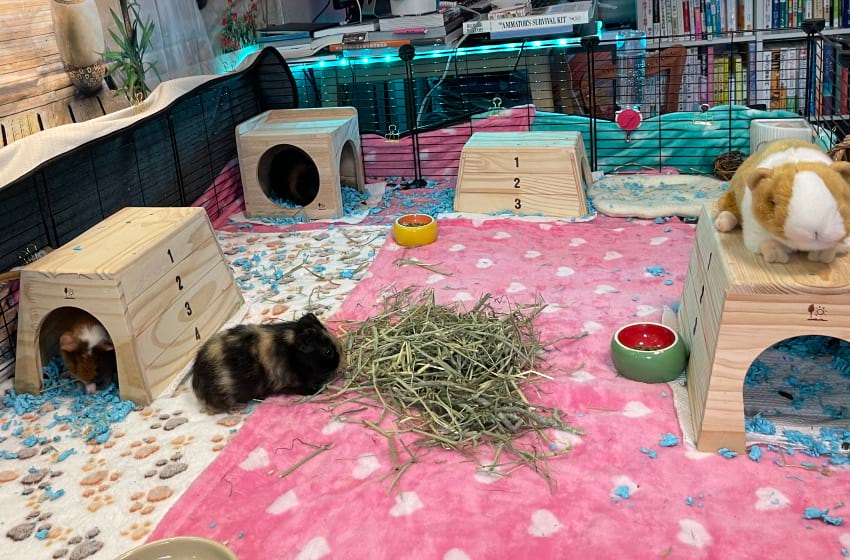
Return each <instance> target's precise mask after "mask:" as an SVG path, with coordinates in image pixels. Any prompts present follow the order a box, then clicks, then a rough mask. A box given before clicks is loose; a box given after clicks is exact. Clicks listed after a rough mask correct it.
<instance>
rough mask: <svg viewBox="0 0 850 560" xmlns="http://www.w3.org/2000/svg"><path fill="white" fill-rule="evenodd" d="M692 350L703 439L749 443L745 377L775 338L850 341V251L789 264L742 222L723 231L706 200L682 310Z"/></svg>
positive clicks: (702, 445) (717, 444) (710, 444)
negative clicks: (766, 255) (756, 244)
mask: <svg viewBox="0 0 850 560" xmlns="http://www.w3.org/2000/svg"><path fill="white" fill-rule="evenodd" d="M678 323H679V332H680V335H681V336H682V338H683V340H684V341H685V344H686V345H687V346H688V348H689V350H690V360H689V363H688V370H687V375H688V397H689V400H690V408H691V414H692V417H693V425H694V433H695V435H696V438H697V447H698V449H699V450H701V451H707V452H716V451H717V450H718V449H720V448H723V447H725V448H727V449H730V450H732V451H737V452H739V453H743V452H745V451H746V430H745V420H744V393H743V391H744V379H745V377H746V375H747V371H748V370H749V368H750V365H751V364H752V363H753V361H754V360H755V359H756V358H757V357H758V356H759V355H760V354H761V353H762V352H763V351H764V350H766V349H768V348H769V347H771V346H772V345H774V344H776V343H778V342H781V341H783V340H787V339H790V338H794V337H798V336H803V335H819V336H828V337H834V338H839V339H843V340H846V341H850V256H848V255H843V256H841V257H838V258H836V260H834V261H833V262H832V263H830V264H824V263H815V262H812V261H809V260H808V258H807V256H806V254H805V253H795V254H792V255H791V260H790V261H789V262H788V263H785V264H778V263H777V264H769V263H766V262H765V261H764V259H763V258H762V256H761V255H754V254H752V253H751V252H750V251H749V250H748V249H747V248H746V247H745V246H744V243H743V238H742V235H741V230H740V229H736V230H735V231H733V232H729V233H720V232H718V231H717V230H716V229H715V227H714V221H713V219H712V213H711V211H710V209H709V208H708V207H704V208H703V210H702V214H701V215H700V218H699V224H698V225H697V231H696V241H695V243H694V248H693V251H692V252H691V257H690V263H689V265H688V273H687V277H686V280H685V287H684V292H683V294H682V299H681V305H680V308H679V315H678Z"/></svg>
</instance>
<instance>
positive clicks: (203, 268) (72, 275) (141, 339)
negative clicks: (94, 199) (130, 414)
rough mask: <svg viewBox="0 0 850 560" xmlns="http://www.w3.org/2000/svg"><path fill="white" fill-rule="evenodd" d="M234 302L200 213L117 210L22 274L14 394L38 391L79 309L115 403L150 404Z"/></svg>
mask: <svg viewBox="0 0 850 560" xmlns="http://www.w3.org/2000/svg"><path fill="white" fill-rule="evenodd" d="M242 303H243V299H242V295H241V293H240V292H239V289H238V288H237V287H236V284H235V283H234V280H233V274H232V272H231V271H230V267H229V266H228V264H227V261H226V260H225V259H224V255H223V253H222V252H221V248H220V247H219V245H218V243H217V241H216V238H215V234H214V232H213V229H212V225H211V224H210V221H209V218H208V217H207V214H206V212H205V210H204V209H203V208H200V207H189V208H135V207H127V208H124V209H123V210H120V211H118V212H116V213H115V214H113V215H112V216H110V217H109V218H107V219H105V220H103V221H102V222H101V223H99V224H97V225H96V226H94V227H92V228H91V229H89V230H88V231H86V232H85V233H83V234H82V235H80V236H78V237H77V238H75V239H73V240H71V241H70V242H69V243H67V244H65V245H63V246H62V247H60V248H59V249H57V250H55V251H53V252H51V253H49V254H48V255H46V256H44V257H42V258H41V259H39V260H37V261H35V262H34V263H32V264H29V265H27V266H26V267H24V268H23V269H22V270H21V302H20V311H19V314H18V317H19V323H18V354H17V363H16V369H15V390H17V391H18V392H20V393H38V392H39V391H41V387H42V378H43V374H42V367H43V366H45V365H47V363H48V361H49V360H50V359H51V358H52V357H54V356H57V355H58V354H59V336H60V334H61V333H62V331H63V330H65V329H66V328H67V327H68V325H67V320H70V318H71V317H73V316H75V315H78V311H77V310H80V311H83V312H85V313H88V314H89V315H91V316H92V317H94V318H95V319H96V320H97V321H98V322H100V323H101V325H103V327H104V328H105V329H106V331H107V333H108V334H109V336H110V338H111V340H112V343H113V346H114V347H115V357H116V361H117V373H118V389H119V392H120V394H121V398H122V399H127V400H132V401H133V402H135V403H136V404H140V405H147V404H150V403H151V402H152V401H153V400H154V399H155V398H156V397H157V396H159V395H160V394H162V392H163V391H164V390H165V389H166V388H167V387H168V385H169V384H170V382H171V381H172V379H173V378H174V376H175V375H176V374H178V373H179V372H180V371H181V370H182V369H183V368H184V367H185V366H186V365H187V364H188V363H189V362H190V361H191V360H192V359H193V357H194V353H195V350H196V349H197V348H198V347H199V346H200V345H201V344H203V342H204V341H205V340H206V339H207V338H208V337H209V336H210V335H212V334H214V333H215V332H217V331H218V329H219V328H221V326H222V325H223V324H224V323H225V322H226V321H227V320H228V319H229V318H230V317H231V316H232V315H233V314H234V313H235V312H236V310H237V309H238V308H239V307H240V306H241V305H242Z"/></svg>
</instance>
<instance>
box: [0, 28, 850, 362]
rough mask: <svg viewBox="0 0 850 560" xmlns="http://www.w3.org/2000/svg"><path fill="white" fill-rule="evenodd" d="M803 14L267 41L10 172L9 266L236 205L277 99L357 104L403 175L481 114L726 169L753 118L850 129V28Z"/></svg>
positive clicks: (0, 200)
mask: <svg viewBox="0 0 850 560" xmlns="http://www.w3.org/2000/svg"><path fill="white" fill-rule="evenodd" d="M807 23H808V22H807ZM804 27H805V29H794V30H786V31H785V32H783V33H781V34H772V33H771V32H765V33H766V35H764V37H763V40H759V41H757V40H755V33H756V32H735V33H724V34H718V35H717V36H716V37H712V38H707V39H702V40H697V41H693V40H691V38H688V37H671V36H667V37H652V38H648V39H646V40H645V45H644V44H637V48H636V49H634V48H630V47H631V45H630V44H627V43H624V42H619V41H618V40H617V39H605V40H599V38H598V37H596V36H593V37H585V38H583V39H582V40H581V41H580V43H579V42H570V41H559V40H552V41H537V40H526V41H521V42H519V43H511V44H510V45H508V47H507V48H506V47H504V45H503V46H502V47H501V48H499V47H498V46H497V47H494V48H493V49H488V48H486V46H481V45H478V47H479V48H477V49H475V48H473V49H472V50H471V51H470V52H469V53H465V52H464V51H462V50H459V49H456V50H450V51H443V52H440V51H437V52H436V53H435V52H429V51H428V49H418V50H413V52H411V51H410V50H409V49H404V48H402V49H398V50H385V51H381V52H379V53H374V52H372V53H355V54H351V53H346V56H345V57H341V58H340V59H338V60H336V61H330V62H325V63H324V64H323V63H322V62H321V61H314V62H311V63H309V64H302V63H298V62H290V63H289V64H287V63H286V62H285V61H284V60H283V58H282V57H281V56H280V55H279V53H277V51H275V50H274V49H265V50H263V51H262V52H261V53H260V54H259V55H258V56H257V58H256V59H255V60H254V61H253V62H252V63H251V64H250V65H249V66H247V67H246V68H244V69H242V70H239V71H236V72H234V73H231V74H228V75H225V76H222V77H220V78H216V79H214V80H212V81H209V82H206V83H205V84H204V85H203V86H200V87H198V88H196V89H195V90H193V91H191V92H189V93H187V94H185V95H183V96H182V97H180V98H179V99H178V100H176V101H175V102H174V103H172V104H171V105H170V106H169V107H168V108H167V109H165V110H163V111H160V112H158V113H156V114H154V115H149V116H147V117H145V118H143V119H141V120H139V121H138V122H137V123H136V124H135V125H133V126H131V127H129V128H127V129H124V130H122V131H120V132H118V133H113V134H110V135H108V136H106V137H103V138H101V139H99V140H97V141H93V142H90V143H88V144H86V145H84V146H81V147H80V148H78V149H75V150H73V151H72V152H69V153H66V154H63V155H62V156H60V157H58V158H56V159H55V160H53V161H50V162H47V163H46V164H44V165H42V166H40V167H39V168H37V169H36V170H34V171H33V172H31V173H29V174H28V175H26V176H25V177H23V178H21V179H19V180H17V181H15V182H13V183H11V184H10V185H8V186H6V187H5V188H3V189H0V227H2V231H4V237H3V238H2V240H0V271H2V270H8V269H10V268H11V267H14V266H16V265H20V264H22V262H23V261H24V260H25V259H26V258H27V256H28V255H31V254H32V253H33V252H35V251H37V250H38V249H40V248H43V247H58V246H60V245H62V244H64V243H66V242H67V241H69V240H70V239H72V238H73V237H75V236H76V235H78V234H79V233H81V232H83V231H85V230H86V229H88V228H90V227H91V226H93V225H95V224H96V223H98V222H99V221H101V220H102V219H104V218H105V217H107V216H109V215H110V214H112V213H114V212H115V211H117V210H119V209H120V208H122V207H125V206H129V205H141V206H171V205H188V204H192V203H193V202H195V201H196V200H197V199H198V198H199V197H200V196H201V195H202V194H204V193H206V195H207V200H206V201H205V202H204V206H205V207H206V208H207V209H208V211H210V213H211V215H212V216H213V217H215V216H216V215H218V214H219V213H221V212H224V211H225V209H226V208H228V206H229V205H230V203H231V202H233V197H234V195H233V193H232V189H229V188H224V185H219V181H225V180H226V181H231V180H232V179H230V178H228V179H221V175H220V173H221V171H222V169H223V168H225V167H226V166H228V165H229V164H230V163H231V162H233V160H234V158H235V156H236V145H235V133H234V132H235V127H236V125H237V124H238V123H240V122H242V121H244V120H246V119H248V118H250V117H253V116H255V115H257V114H259V113H261V112H263V111H265V110H268V109H275V108H292V107H299V106H300V107H335V106H354V107H356V108H357V110H358V116H359V123H360V128H361V135H362V137H363V139H364V142H363V145H364V152H363V157H364V162H365V165H366V168H367V173H368V172H369V171H370V170H371V171H372V172H374V173H373V175H375V176H387V175H394V176H398V177H404V178H421V177H427V178H430V179H449V180H451V179H453V178H454V177H455V176H456V173H457V162H458V157H459V153H460V150H461V149H462V147H463V145H464V144H465V142H466V140H467V139H468V138H469V135H470V134H471V133H472V132H475V131H478V130H487V131H500V130H527V129H529V128H530V129H531V130H550V131H576V130H577V131H580V132H581V133H582V135H583V137H584V140H585V145H586V147H587V152H588V154H589V157H590V160H591V166H592V167H593V168H594V169H598V170H601V171H605V172H609V173H610V172H621V171H634V170H643V169H657V170H664V169H666V168H675V169H677V170H680V171H682V172H689V173H704V174H710V173H711V172H712V170H713V164H714V159H715V158H716V156H717V155H718V154H720V153H723V152H731V151H740V152H742V153H743V154H744V155H746V154H748V153H749V140H748V138H749V134H748V129H749V120H750V119H751V118H765V117H770V118H794V117H803V118H805V119H807V120H808V121H809V122H810V123H811V124H812V125H814V128H815V130H816V131H817V133H818V134H819V135H820V136H821V137H822V139H823V140H824V144H825V145H827V147H832V145H834V144H836V143H837V142H839V141H840V140H841V139H843V138H844V136H845V135H847V134H848V133H850V116H848V113H850V111H848V100H850V90H848V80H847V69H848V68H850V64H849V63H848V61H850V54H846V53H845V50H846V51H847V52H850V33H848V35H847V36H844V35H840V34H833V35H829V36H825V35H822V34H821V33H820V28H819V27H818V26H817V25H806V26H804ZM562 43H567V44H562ZM472 46H473V47H475V45H472ZM630 51H632V52H630ZM633 55H637V56H633ZM367 58H368V59H369V60H365V59H367ZM624 58H628V59H630V60H629V61H628V64H623V63H622V59H624ZM340 61H344V62H340ZM636 61H637V62H636ZM636 65H637V67H636ZM810 69H814V71H810ZM641 73H642V74H643V80H642V81H639V80H636V79H634V78H635V76H636V75H640V74H641ZM633 108H637V109H639V111H640V116H641V121H640V126H639V127H637V128H634V125H635V124H636V123H635V122H634V118H635V116H634V115H633V114H629V112H628V111H627V109H633ZM630 119H631V120H630ZM449 129H451V132H450V133H448V132H446V131H447V130H449ZM367 140H369V142H367ZM220 186H221V187H222V188H221V189H219V187H220ZM15 289H16V284H15V283H14V282H11V283H9V282H7V283H5V284H0V379H2V378H4V377H8V376H10V375H12V374H13V371H14V351H15V348H14V346H15V322H16V321H15V319H16V316H17V306H16V303H15V302H16V297H15V295H16V294H15Z"/></svg>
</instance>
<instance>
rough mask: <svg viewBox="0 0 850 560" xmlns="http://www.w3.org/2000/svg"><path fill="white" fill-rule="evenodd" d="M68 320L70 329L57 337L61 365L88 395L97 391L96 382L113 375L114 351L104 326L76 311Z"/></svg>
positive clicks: (83, 312)
mask: <svg viewBox="0 0 850 560" xmlns="http://www.w3.org/2000/svg"><path fill="white" fill-rule="evenodd" d="M68 320H69V322H68V325H69V327H68V328H67V329H66V330H65V331H64V332H63V333H62V334H61V336H60V337H59V350H60V352H61V353H62V361H63V362H64V364H65V369H67V370H68V372H69V373H70V374H71V375H73V376H74V377H76V378H77V379H79V380H80V381H82V382H83V383H84V384H85V386H86V392H87V393H89V394H91V393H94V392H95V391H96V390H97V385H96V383H95V381H97V380H98V379H104V378H111V377H112V375H113V374H114V373H115V371H116V361H115V347H114V346H113V344H112V340H111V339H110V338H109V333H107V332H106V329H105V328H103V325H101V324H100V323H99V322H98V321H97V319H95V318H94V317H92V316H91V315H89V314H88V313H86V312H85V311H77V312H76V313H74V314H73V315H72V316H71V317H69V319H68Z"/></svg>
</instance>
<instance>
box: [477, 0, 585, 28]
mask: <svg viewBox="0 0 850 560" xmlns="http://www.w3.org/2000/svg"><path fill="white" fill-rule="evenodd" d="M569 6H570V11H562V12H558V13H552V14H536V15H530V16H522V17H515V18H503V19H494V20H480V21H467V22H464V24H463V32H464V34H467V35H472V34H475V33H493V32H497V33H498V32H502V31H517V30H523V29H524V30H530V29H543V28H547V27H562V26H565V25H581V24H584V23H588V22H590V10H591V7H592V4H591V2H584V1H582V2H574V3H572V4H569Z"/></svg>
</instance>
